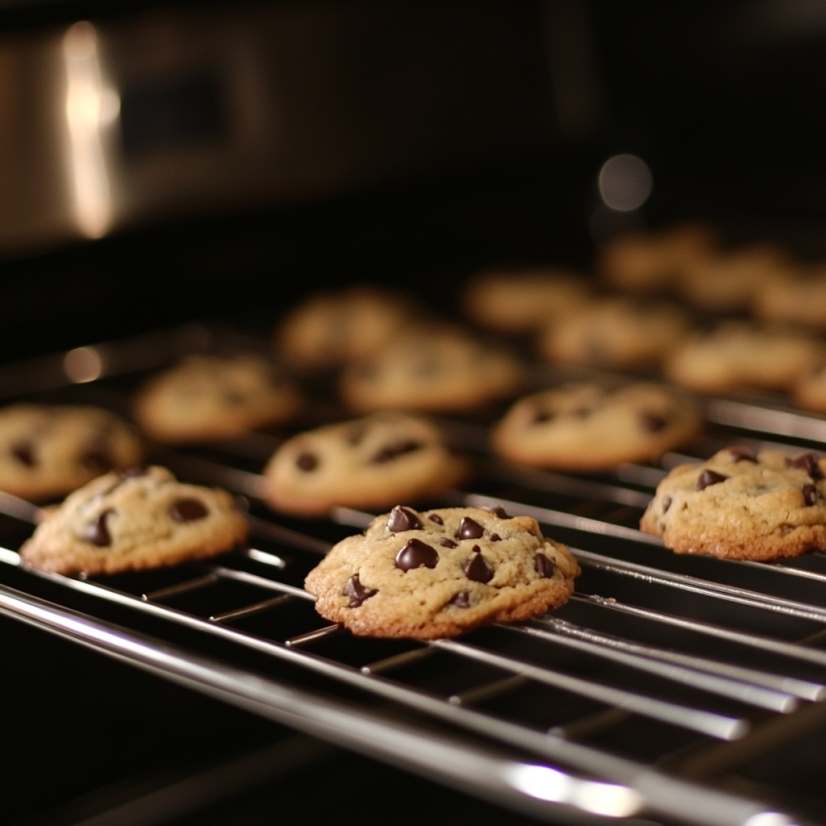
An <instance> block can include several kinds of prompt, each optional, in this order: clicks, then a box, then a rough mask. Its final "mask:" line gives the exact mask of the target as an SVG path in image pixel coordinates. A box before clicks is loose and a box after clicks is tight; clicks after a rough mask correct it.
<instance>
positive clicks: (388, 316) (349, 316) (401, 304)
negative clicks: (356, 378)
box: [275, 287, 413, 370]
mask: <svg viewBox="0 0 826 826" xmlns="http://www.w3.org/2000/svg"><path fill="white" fill-rule="evenodd" d="M412 315H413V310H412V308H411V306H410V304H409V302H406V301H404V300H403V299H401V298H399V297H398V296H396V295H394V294H393V293H390V292H385V291H382V290H377V289H372V288H369V287H352V288H350V289H347V290H342V291H340V292H336V293H321V294H319V295H315V296H313V297H312V298H310V299H308V300H307V301H306V302H304V303H303V304H302V305H300V306H299V307H297V308H296V309H295V310H293V311H292V312H291V313H290V314H289V315H288V316H287V317H286V318H285V319H284V321H283V322H282V324H281V325H280V326H279V327H278V329H277V330H276V333H275V342H276V347H277V349H278V352H279V355H280V356H282V357H283V358H284V359H285V360H286V361H287V362H288V363H289V364H291V365H293V366H295V367H297V368H301V369H307V370H318V369H324V368H333V367H340V366H342V365H344V364H349V363H350V362H351V361H355V360H357V359H360V358H364V357H365V356H368V355H370V354H371V353H373V352H374V351H375V350H376V348H379V347H381V346H382V345H384V344H385V343H386V342H387V341H389V340H390V339H391V338H392V337H393V336H394V335H396V334H398V332H399V330H401V329H402V328H403V327H405V326H406V325H407V324H408V323H409V322H410V320H411V317H412Z"/></svg>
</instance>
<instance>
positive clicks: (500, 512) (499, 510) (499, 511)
mask: <svg viewBox="0 0 826 826" xmlns="http://www.w3.org/2000/svg"><path fill="white" fill-rule="evenodd" d="M485 510H486V511H489V512H490V513H492V514H493V515H494V516H498V517H499V518H500V519H513V517H512V516H511V515H510V514H509V513H508V512H507V511H506V510H505V509H504V508H503V507H502V506H501V505H497V506H496V507H494V508H485Z"/></svg>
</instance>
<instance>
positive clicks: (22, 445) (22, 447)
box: [11, 442, 37, 467]
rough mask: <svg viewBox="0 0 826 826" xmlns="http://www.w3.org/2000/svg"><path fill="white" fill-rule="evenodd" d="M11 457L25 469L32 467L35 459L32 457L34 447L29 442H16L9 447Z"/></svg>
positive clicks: (35, 461)
mask: <svg viewBox="0 0 826 826" xmlns="http://www.w3.org/2000/svg"><path fill="white" fill-rule="evenodd" d="M11 455H12V456H14V458H15V459H17V461H18V462H20V464H21V465H25V466H26V467H34V466H35V465H36V464H37V459H36V458H35V455H34V445H33V444H32V443H31V442H18V443H17V444H15V445H12V446H11Z"/></svg>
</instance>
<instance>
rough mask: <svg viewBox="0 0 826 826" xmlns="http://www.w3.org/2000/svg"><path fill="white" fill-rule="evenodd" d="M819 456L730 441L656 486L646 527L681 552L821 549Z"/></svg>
mask: <svg viewBox="0 0 826 826" xmlns="http://www.w3.org/2000/svg"><path fill="white" fill-rule="evenodd" d="M824 469H826V460H823V459H820V458H818V457H816V456H815V455H814V454H812V453H804V454H802V455H799V456H796V457H790V456H787V455H786V454H783V453H780V452H779V451H774V450H761V451H760V452H758V453H755V452H754V451H752V450H750V449H748V448H743V447H732V448H727V449H725V450H721V451H720V452H719V453H717V454H715V455H714V456H712V457H711V459H709V460H708V461H707V462H702V463H696V464H690V465H680V466H679V467H676V468H674V469H673V470H672V471H671V472H670V473H669V474H668V476H666V477H665V479H663V480H662V481H661V482H660V484H659V485H658V486H657V492H656V494H655V496H654V499H653V500H652V501H651V503H650V504H649V506H648V508H647V510H646V511H645V514H644V515H643V517H642V521H641V523H640V527H641V528H642V530H643V531H645V532H646V533H650V534H654V535H656V536H661V537H662V539H663V542H664V543H665V546H666V547H667V548H671V550H673V551H676V552H677V553H681V554H707V555H711V556H718V557H722V558H725V559H754V560H771V559H778V558H780V557H786V556H799V555H800V554H802V553H805V552H806V551H814V550H826V481H824V478H825V477H826V473H824Z"/></svg>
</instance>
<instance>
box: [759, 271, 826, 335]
mask: <svg viewBox="0 0 826 826" xmlns="http://www.w3.org/2000/svg"><path fill="white" fill-rule="evenodd" d="M753 308H754V312H755V315H757V316H758V317H759V318H762V319H764V320H765V321H773V322H780V323H788V324H794V325H801V326H804V327H810V328H812V329H813V330H821V331H823V330H826V273H824V271H823V270H822V269H820V270H818V271H816V272H808V273H807V272H805V271H800V272H799V273H796V274H794V275H789V276H788V277H786V278H771V279H768V280H767V281H766V282H765V283H764V284H761V285H760V286H759V288H758V289H757V292H756V293H755V295H754V301H753Z"/></svg>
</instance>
